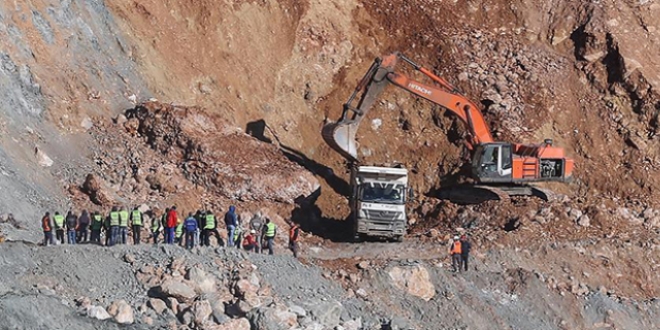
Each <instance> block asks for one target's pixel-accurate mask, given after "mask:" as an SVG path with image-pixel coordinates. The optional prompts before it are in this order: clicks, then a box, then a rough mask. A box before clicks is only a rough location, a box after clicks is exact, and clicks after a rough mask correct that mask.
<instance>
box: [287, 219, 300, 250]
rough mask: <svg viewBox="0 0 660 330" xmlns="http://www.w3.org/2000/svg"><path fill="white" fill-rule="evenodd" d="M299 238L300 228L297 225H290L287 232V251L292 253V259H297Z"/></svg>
mask: <svg viewBox="0 0 660 330" xmlns="http://www.w3.org/2000/svg"><path fill="white" fill-rule="evenodd" d="M299 237H300V226H298V224H297V223H291V229H290V230H289V250H291V252H293V257H294V258H298V238H299Z"/></svg>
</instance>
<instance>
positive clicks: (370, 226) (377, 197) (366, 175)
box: [350, 166, 412, 242]
mask: <svg viewBox="0 0 660 330" xmlns="http://www.w3.org/2000/svg"><path fill="white" fill-rule="evenodd" d="M351 189H352V192H351V201H350V204H351V215H352V217H353V219H352V220H353V224H354V234H355V240H356V241H361V240H364V239H365V238H366V237H367V236H375V237H386V238H389V239H391V240H395V241H399V242H400V241H402V240H403V236H404V235H405V234H406V226H407V223H408V222H407V219H406V202H407V201H408V199H409V198H411V197H412V191H410V190H408V170H407V169H405V168H392V167H376V166H356V167H353V169H352V170H351Z"/></svg>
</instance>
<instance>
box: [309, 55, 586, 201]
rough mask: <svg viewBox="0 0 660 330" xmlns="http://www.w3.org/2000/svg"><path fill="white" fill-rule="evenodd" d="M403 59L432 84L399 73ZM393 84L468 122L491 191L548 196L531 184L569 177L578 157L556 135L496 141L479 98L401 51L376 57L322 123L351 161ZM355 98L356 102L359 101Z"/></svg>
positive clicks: (475, 164) (476, 175) (475, 162)
mask: <svg viewBox="0 0 660 330" xmlns="http://www.w3.org/2000/svg"><path fill="white" fill-rule="evenodd" d="M399 60H403V62H405V63H408V64H410V65H411V66H412V67H413V68H414V69H415V70H416V71H418V72H421V73H422V74H423V75H424V76H426V77H427V78H429V79H430V80H431V81H432V83H430V84H425V83H421V82H419V81H416V80H413V79H411V78H409V77H408V76H406V75H404V74H402V73H399V72H396V71H395V66H396V64H397V62H398V61H399ZM390 84H391V85H394V86H395V87H399V88H401V89H403V90H405V91H407V92H409V93H411V94H414V95H416V96H418V97H421V98H423V99H426V100H428V101H430V102H432V103H434V104H437V105H439V106H441V107H443V108H444V109H445V110H447V111H449V112H450V113H452V114H454V115H456V116H457V117H458V118H459V119H460V120H461V121H462V122H463V123H464V124H465V126H466V128H467V138H466V146H467V148H468V149H469V150H470V151H471V152H472V164H471V165H472V177H473V179H474V180H475V181H476V182H477V183H478V184H479V187H480V188H481V189H482V190H484V189H486V190H490V191H491V192H492V191H495V190H497V189H499V190H497V191H498V193H497V194H494V195H496V196H501V194H503V193H504V194H507V195H535V196H541V197H543V196H547V194H546V193H539V191H540V190H539V189H537V188H535V187H532V186H529V185H527V184H528V183H531V182H547V181H561V182H565V181H568V180H570V179H571V177H572V172H573V167H574V162H573V160H572V159H570V158H567V157H566V156H565V155H564V149H562V148H558V147H555V146H553V145H552V140H549V139H547V140H546V141H544V142H543V143H540V144H517V143H509V142H498V141H495V140H494V139H493V135H492V133H491V131H490V128H489V127H488V124H487V122H486V120H485V118H484V117H483V114H482V113H481V111H480V110H479V108H478V106H477V105H476V104H475V103H474V102H472V101H471V100H469V99H468V98H467V97H465V96H464V95H462V94H461V93H460V92H459V91H458V90H457V89H456V88H455V87H454V86H452V85H451V84H450V83H448V82H447V81H446V80H445V79H443V78H441V77H439V76H437V75H435V74H433V73H432V72H431V71H430V70H428V69H426V68H423V67H422V66H420V65H418V64H417V63H415V62H413V61H412V60H410V59H409V58H407V57H405V56H403V55H401V54H400V53H397V52H395V53H392V54H389V55H386V56H383V57H382V58H377V59H376V60H375V61H374V62H373V64H372V65H371V67H370V68H369V70H368V71H367V73H366V74H365V75H364V77H363V78H362V79H361V80H360V82H359V84H358V86H357V87H356V88H355V90H354V92H353V94H352V95H351V97H350V98H349V99H348V101H347V102H346V104H344V110H343V112H342V116H341V118H340V119H339V121H337V122H334V123H329V124H327V125H325V126H324V127H323V130H322V135H323V139H324V140H325V141H326V143H327V144H328V145H329V146H330V147H331V148H332V149H334V150H335V151H337V152H338V153H339V154H341V155H342V156H343V157H344V158H346V159H347V160H348V161H349V162H351V163H359V157H358V143H357V140H356V133H357V131H358V127H359V125H360V122H361V121H362V119H363V118H364V117H365V116H366V115H367V113H368V112H369V111H370V110H371V108H372V107H373V104H374V102H375V101H376V100H377V99H378V98H379V97H380V95H381V94H382V93H383V92H384V90H385V87H387V86H388V85H390ZM356 102H357V105H356V106H354V103H356ZM521 187H528V188H529V189H527V188H524V189H523V188H521ZM491 195H492V194H491ZM544 199H545V198H544Z"/></svg>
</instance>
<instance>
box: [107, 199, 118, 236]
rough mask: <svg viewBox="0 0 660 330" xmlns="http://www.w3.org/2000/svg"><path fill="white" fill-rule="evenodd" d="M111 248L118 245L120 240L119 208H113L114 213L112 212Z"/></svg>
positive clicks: (110, 216)
mask: <svg viewBox="0 0 660 330" xmlns="http://www.w3.org/2000/svg"><path fill="white" fill-rule="evenodd" d="M108 217H109V218H110V244H109V245H110V246H113V245H115V244H117V240H118V239H119V211H117V207H116V206H113V207H112V211H110V215H109V216H108Z"/></svg>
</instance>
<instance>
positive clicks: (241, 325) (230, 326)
mask: <svg viewBox="0 0 660 330" xmlns="http://www.w3.org/2000/svg"><path fill="white" fill-rule="evenodd" d="M204 329H207V330H250V329H251V326H250V321H248V319H246V318H240V319H233V320H230V321H228V322H226V323H223V324H220V325H211V326H206V327H205V328H204Z"/></svg>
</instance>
